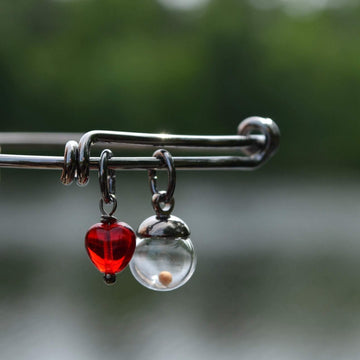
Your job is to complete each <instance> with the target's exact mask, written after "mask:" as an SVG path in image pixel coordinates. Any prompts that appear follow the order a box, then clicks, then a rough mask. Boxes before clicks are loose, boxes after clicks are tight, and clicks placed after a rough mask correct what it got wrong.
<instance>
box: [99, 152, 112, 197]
mask: <svg viewBox="0 0 360 360" xmlns="http://www.w3.org/2000/svg"><path fill="white" fill-rule="evenodd" d="M111 157H112V151H111V150H109V149H105V150H103V151H102V152H101V155H100V161H99V173H98V176H99V184H100V191H101V196H102V200H103V201H104V202H105V204H109V203H112V202H114V199H115V179H116V178H115V170H112V169H109V168H108V166H107V163H108V160H109V159H110V158H111Z"/></svg>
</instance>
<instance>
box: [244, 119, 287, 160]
mask: <svg viewBox="0 0 360 360" xmlns="http://www.w3.org/2000/svg"><path fill="white" fill-rule="evenodd" d="M254 131H258V132H260V133H262V134H263V135H265V143H264V145H263V146H262V147H258V146H255V145H252V146H249V147H248V148H247V149H244V150H243V151H244V153H245V154H247V155H249V156H250V157H252V158H255V159H256V160H257V161H258V162H259V165H260V164H261V163H263V162H265V161H266V160H267V159H269V158H270V157H271V156H272V155H273V154H274V153H275V152H276V150H277V149H278V147H279V142H280V129H279V127H278V126H277V125H276V123H275V122H274V121H273V120H271V119H269V118H262V117H259V116H251V117H249V118H247V119H245V120H243V121H242V122H241V123H240V125H239V126H238V134H239V135H244V136H249V135H251V134H252V132H254Z"/></svg>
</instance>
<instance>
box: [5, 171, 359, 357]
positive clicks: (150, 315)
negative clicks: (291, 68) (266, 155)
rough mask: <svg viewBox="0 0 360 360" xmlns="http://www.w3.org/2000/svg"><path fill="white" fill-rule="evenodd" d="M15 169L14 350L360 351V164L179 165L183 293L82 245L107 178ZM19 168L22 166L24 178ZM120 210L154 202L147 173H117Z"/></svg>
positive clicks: (8, 344)
mask: <svg viewBox="0 0 360 360" xmlns="http://www.w3.org/2000/svg"><path fill="white" fill-rule="evenodd" d="M58 176H59V174H58V173H57V172H53V173H52V172H25V171H10V170H9V171H3V172H2V183H1V187H0V194H1V203H0V215H1V216H0V226H1V242H0V260H1V261H0V270H1V271H0V279H1V286H0V289H1V290H0V291H1V298H0V333H1V337H0V348H1V358H2V359H48V358H51V359H68V360H72V359H76V360H81V359H87V360H92V359H98V358H103V359H137V360H142V359H150V358H151V359H169V358H171V359H184V358H190V359H203V358H204V359H218V358H221V359H234V358H241V359H249V360H250V359H257V360H258V359H277V360H278V359H295V360H297V359H314V358H317V359H327V360H329V359H339V358H341V359H357V358H358V353H359V351H360V345H359V343H358V337H359V334H360V325H359V324H360V285H359V283H360V282H359V280H360V269H359V268H360V266H359V265H358V263H359V259H360V242H359V241H358V239H359V234H360V222H359V220H358V219H359V218H360V205H359V201H358V199H360V190H359V186H358V184H357V183H356V181H355V180H356V177H355V176H352V175H343V176H342V177H341V178H340V177H336V178H335V177H318V176H313V175H312V174H305V175H302V176H287V175H283V176H278V177H269V176H266V177H265V176H264V175H263V172H262V170H260V171H258V172H253V173H231V174H224V173H221V174H217V173H212V172H203V173H185V172H183V173H179V174H178V183H177V189H176V192H175V199H176V206H175V210H174V214H175V215H176V216H179V217H181V218H183V219H184V220H185V221H186V222H187V224H188V225H189V227H190V229H191V231H192V237H191V238H192V240H193V242H194V245H195V247H196V250H197V254H198V267H197V270H196V272H195V275H194V276H193V278H192V279H191V280H190V282H189V283H188V284H187V285H186V286H184V287H183V288H180V289H178V290H176V291H174V292H171V293H156V292H151V291H150V290H147V289H145V288H142V287H141V286H140V285H139V284H138V283H136V281H135V280H134V279H133V278H132V277H131V274H130V272H129V271H128V270H126V271H125V272H124V273H123V274H122V275H121V276H119V278H118V282H117V284H116V285H115V286H113V287H107V286H105V285H104V284H103V282H102V280H101V275H100V274H99V273H98V272H97V271H96V270H95V268H94V267H93V266H92V264H91V263H90V261H89V260H88V258H87V255H86V253H85V251H84V245H83V238H84V234H85V232H86V230H87V228H88V227H90V225H92V224H93V223H95V222H97V221H98V219H99V211H98V208H97V205H98V198H99V190H98V187H97V183H96V179H95V178H93V179H92V181H91V184H90V185H89V186H88V187H86V188H81V189H80V188H78V187H77V186H75V185H73V186H72V187H64V186H62V185H61V184H59V182H58ZM19 177H20V179H19ZM117 190H118V198H119V210H118V212H117V215H118V218H119V219H121V220H124V221H126V222H128V223H130V224H131V225H132V226H133V227H134V228H135V227H136V225H137V224H139V223H140V222H141V221H142V220H143V219H144V218H146V217H148V216H150V215H152V208H151V206H150V192H149V190H148V184H147V179H146V175H145V174H144V173H132V174H130V173H119V175H118V186H117Z"/></svg>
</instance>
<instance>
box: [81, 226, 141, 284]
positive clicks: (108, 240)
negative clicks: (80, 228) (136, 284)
mask: <svg viewBox="0 0 360 360" xmlns="http://www.w3.org/2000/svg"><path fill="white" fill-rule="evenodd" d="M135 245H136V236H135V233H134V231H133V230H132V228H131V227H130V226H129V225H128V224H126V223H123V222H117V221H112V222H105V223H104V222H102V223H97V224H95V225H93V226H92V227H91V228H90V229H89V230H88V232H87V234H86V237H85V247H86V250H87V253H88V255H89V257H90V260H91V261H92V262H93V264H94V265H95V266H96V268H97V269H98V270H99V271H100V272H102V273H104V274H105V281H106V282H107V283H113V282H114V281H115V280H114V277H112V275H114V274H116V273H119V272H120V271H122V270H123V269H124V268H125V267H126V265H127V264H128V263H129V261H130V260H131V257H132V255H133V253H134V250H135Z"/></svg>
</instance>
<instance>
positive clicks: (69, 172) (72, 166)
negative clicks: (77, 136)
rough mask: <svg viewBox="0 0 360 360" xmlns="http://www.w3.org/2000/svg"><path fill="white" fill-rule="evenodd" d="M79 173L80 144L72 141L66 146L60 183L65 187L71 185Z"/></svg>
mask: <svg viewBox="0 0 360 360" xmlns="http://www.w3.org/2000/svg"><path fill="white" fill-rule="evenodd" d="M78 173H79V144H78V143H77V142H76V141H74V140H70V141H68V142H67V143H66V145H65V151H64V166H63V170H62V173H61V177H60V181H61V182H62V183H63V184H64V185H70V184H71V183H72V182H73V180H74V179H76V178H77V175H78Z"/></svg>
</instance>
